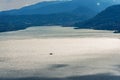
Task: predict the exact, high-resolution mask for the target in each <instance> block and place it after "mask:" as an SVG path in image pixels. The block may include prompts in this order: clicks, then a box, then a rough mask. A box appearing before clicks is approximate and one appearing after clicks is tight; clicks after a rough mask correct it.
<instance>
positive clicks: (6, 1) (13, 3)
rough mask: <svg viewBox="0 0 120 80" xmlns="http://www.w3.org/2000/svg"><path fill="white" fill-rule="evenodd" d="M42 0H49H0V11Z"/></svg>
mask: <svg viewBox="0 0 120 80" xmlns="http://www.w3.org/2000/svg"><path fill="white" fill-rule="evenodd" d="M42 1H49V0H0V11H3V10H10V9H15V8H21V7H23V6H27V5H31V4H35V3H38V2H42Z"/></svg>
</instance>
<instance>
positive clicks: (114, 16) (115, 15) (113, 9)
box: [74, 5, 120, 33]
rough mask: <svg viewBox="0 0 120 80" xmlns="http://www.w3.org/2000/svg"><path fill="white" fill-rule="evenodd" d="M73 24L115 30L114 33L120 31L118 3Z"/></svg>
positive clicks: (80, 26)
mask: <svg viewBox="0 0 120 80" xmlns="http://www.w3.org/2000/svg"><path fill="white" fill-rule="evenodd" d="M74 26H78V28H91V29H99V30H115V33H117V32H120V5H113V6H110V7H108V8H106V9H105V10H104V11H102V12H100V13H99V14H98V15H96V16H95V17H93V18H92V19H89V20H87V21H84V22H79V23H76V24H75V25H74Z"/></svg>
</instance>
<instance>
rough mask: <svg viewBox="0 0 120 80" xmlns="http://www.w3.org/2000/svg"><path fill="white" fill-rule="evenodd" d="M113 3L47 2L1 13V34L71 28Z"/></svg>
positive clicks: (95, 0) (86, 1) (83, 1)
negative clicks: (27, 30) (15, 31)
mask: <svg viewBox="0 0 120 80" xmlns="http://www.w3.org/2000/svg"><path fill="white" fill-rule="evenodd" d="M112 4H113V3H111V2H109V1H107V2H105V1H104V0H91V1H89V0H72V1H67V0H65V1H46V2H40V3H37V4H34V5H30V6H26V7H23V8H21V9H16V10H9V11H2V12H0V32H4V31H13V30H19V29H25V28H27V27H30V26H43V25H61V26H69V25H71V24H74V23H77V22H79V21H84V20H87V19H89V18H91V17H93V16H94V15H96V14H97V13H98V12H100V11H101V10H103V9H105V8H106V7H107V6H109V5H112Z"/></svg>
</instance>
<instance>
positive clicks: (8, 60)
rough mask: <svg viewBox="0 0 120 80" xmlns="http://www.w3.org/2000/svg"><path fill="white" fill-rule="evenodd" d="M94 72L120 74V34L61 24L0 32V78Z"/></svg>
mask: <svg viewBox="0 0 120 80" xmlns="http://www.w3.org/2000/svg"><path fill="white" fill-rule="evenodd" d="M50 53H53V55H50ZM97 74H107V75H114V76H120V34H114V33H112V31H102V30H101V31H98V30H87V29H82V30H74V29H73V28H72V27H60V26H53V27H48V26H43V27H32V28H28V29H25V30H20V31H12V32H5V33H0V78H26V77H42V78H67V77H74V76H86V75H97Z"/></svg>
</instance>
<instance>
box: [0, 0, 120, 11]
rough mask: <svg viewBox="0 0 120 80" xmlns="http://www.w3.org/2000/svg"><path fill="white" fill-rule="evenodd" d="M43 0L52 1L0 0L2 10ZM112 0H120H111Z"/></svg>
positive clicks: (38, 0)
mask: <svg viewBox="0 0 120 80" xmlns="http://www.w3.org/2000/svg"><path fill="white" fill-rule="evenodd" d="M42 1H51V0H0V11H5V10H10V9H18V8H21V7H23V6H28V5H31V4H35V3H38V2H42ZM52 1H53V0H52ZM54 1H55V0H54ZM59 1H62V0H59ZM111 1H114V2H120V0H111ZM98 5H99V3H98Z"/></svg>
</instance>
